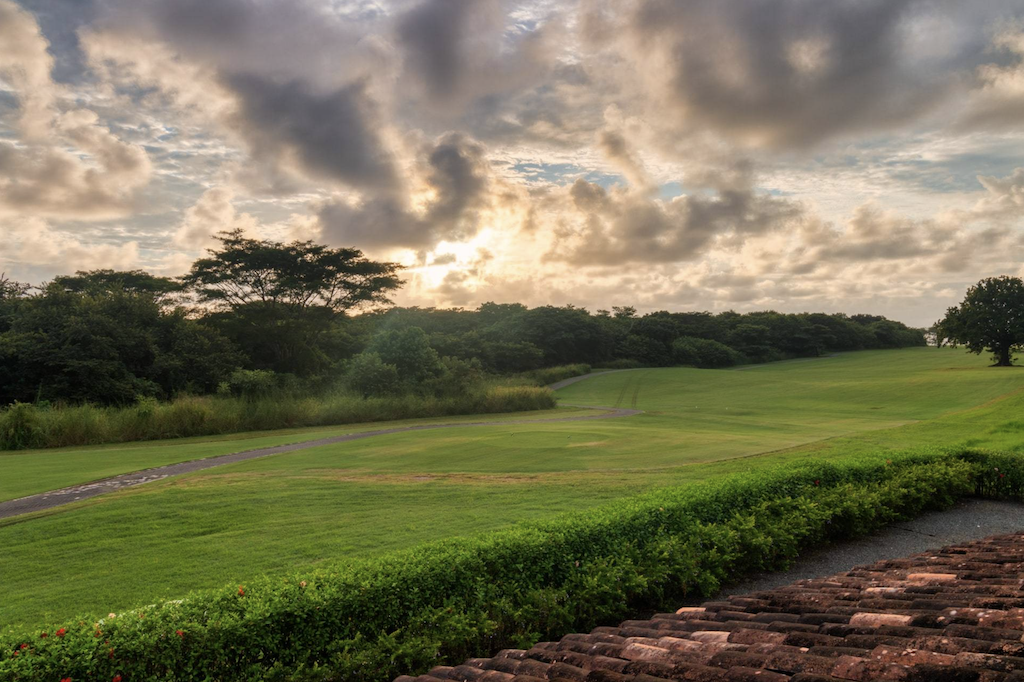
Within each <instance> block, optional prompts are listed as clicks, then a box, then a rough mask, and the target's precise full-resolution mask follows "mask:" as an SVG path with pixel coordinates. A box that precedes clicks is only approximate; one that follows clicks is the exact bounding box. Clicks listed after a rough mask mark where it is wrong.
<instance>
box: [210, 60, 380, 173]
mask: <svg viewBox="0 0 1024 682" xmlns="http://www.w3.org/2000/svg"><path fill="white" fill-rule="evenodd" d="M225 82H226V84H227V86H228V88H229V89H230V90H231V91H232V92H234V93H235V94H237V95H238V98H239V104H240V106H239V110H238V112H237V113H236V115H235V116H234V117H233V121H234V127H235V128H236V129H237V130H239V131H241V133H242V135H243V136H244V137H245V139H246V140H247V141H248V142H249V145H250V148H251V150H252V153H253V155H254V156H256V157H258V158H259V157H264V156H270V157H272V158H276V159H278V160H280V161H282V162H284V163H285V164H289V163H294V164H295V165H296V166H298V167H300V168H303V169H305V170H306V171H307V172H308V173H309V174H310V175H313V176H317V177H319V178H322V179H327V180H340V181H342V182H344V183H346V184H348V185H350V186H352V187H357V188H374V189H389V188H391V187H393V186H394V185H395V183H396V177H395V170H394V168H393V167H392V160H391V157H390V154H389V153H388V152H387V151H386V150H385V149H384V148H383V146H382V143H381V140H380V137H379V134H378V131H377V130H376V129H375V128H374V127H373V125H372V123H371V122H373V121H374V120H375V113H376V112H375V111H374V107H373V104H372V102H371V101H370V100H369V99H368V98H367V97H366V91H365V86H364V84H362V83H358V82H357V83H352V84H350V85H346V86H344V87H342V88H339V89H337V90H334V91H331V92H327V93H318V92H315V91H313V90H312V89H311V88H310V87H309V86H308V85H307V84H305V83H303V82H301V81H292V82H288V83H276V82H273V81H270V80H267V79H264V78H262V77H259V76H255V75H248V74H237V75H232V76H227V77H226V78H225Z"/></svg>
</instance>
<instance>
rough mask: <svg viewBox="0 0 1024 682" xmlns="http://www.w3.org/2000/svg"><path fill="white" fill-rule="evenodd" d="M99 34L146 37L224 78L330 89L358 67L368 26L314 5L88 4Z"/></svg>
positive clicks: (273, 0)
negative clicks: (254, 76)
mask: <svg viewBox="0 0 1024 682" xmlns="http://www.w3.org/2000/svg"><path fill="white" fill-rule="evenodd" d="M96 1H97V2H99V3H101V7H102V11H101V12H100V14H99V19H98V21H97V23H96V26H97V28H99V29H113V30H117V31H126V32H129V33H132V34H135V35H137V34H140V33H141V34H146V35H149V36H151V37H153V38H154V39H156V40H159V41H161V42H165V43H167V44H169V45H172V46H174V47H175V48H177V49H178V50H179V51H181V52H182V55H183V56H184V57H185V58H187V59H190V60H195V61H199V62H202V63H205V64H210V65H213V66H215V67H217V68H219V69H222V70H223V71H225V72H227V73H240V72H245V73H258V74H261V75H263V76H267V77H269V76H274V77H276V78H279V79H297V78H302V79H304V80H308V81H310V82H312V83H316V84H318V85H320V86H322V87H331V86H338V85H340V84H343V83H345V82H347V81H349V80H351V78H352V76H353V68H354V66H356V65H359V60H358V58H357V57H358V55H359V52H360V46H359V42H360V39H361V38H362V37H363V36H365V35H367V33H369V32H371V31H372V29H373V26H374V22H373V21H372V20H368V23H365V24H364V23H361V22H360V21H357V20H354V19H352V18H351V17H345V18H343V17H340V16H338V15H337V14H335V13H332V12H331V11H329V6H328V5H327V4H324V3H320V2H316V1H314V0H96Z"/></svg>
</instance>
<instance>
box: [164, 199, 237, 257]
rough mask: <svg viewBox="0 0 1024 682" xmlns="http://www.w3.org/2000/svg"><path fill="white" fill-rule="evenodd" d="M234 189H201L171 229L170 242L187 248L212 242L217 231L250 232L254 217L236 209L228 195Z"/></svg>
mask: <svg viewBox="0 0 1024 682" xmlns="http://www.w3.org/2000/svg"><path fill="white" fill-rule="evenodd" d="M234 198H235V192H234V190H232V189H231V188H228V187H213V188H211V189H208V190H206V191H205V192H203V194H202V196H200V197H199V199H198V200H197V201H196V203H195V204H194V205H193V206H191V207H189V208H188V210H186V211H185V218H184V220H182V222H181V225H179V226H178V228H177V229H176V230H175V232H174V243H175V244H177V245H178V246H181V247H182V248H185V249H187V250H189V251H198V250H200V249H203V248H208V247H211V246H213V245H214V244H215V243H216V241H215V240H214V236H215V235H216V234H217V233H218V232H231V231H233V230H242V231H243V232H246V233H249V234H254V233H255V232H256V228H257V220H256V219H255V218H254V217H253V216H251V215H250V214H248V213H238V211H237V210H236V209H235V206H234V204H233V203H232V199H234Z"/></svg>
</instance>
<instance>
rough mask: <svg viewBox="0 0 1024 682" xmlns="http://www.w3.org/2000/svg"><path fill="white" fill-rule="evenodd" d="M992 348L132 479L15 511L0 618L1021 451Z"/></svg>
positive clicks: (636, 382)
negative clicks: (844, 464)
mask: <svg viewBox="0 0 1024 682" xmlns="http://www.w3.org/2000/svg"><path fill="white" fill-rule="evenodd" d="M984 365H985V361H984V360H983V359H980V358H977V357H974V356H968V355H965V354H963V353H962V352H956V351H937V350H935V349H915V350H907V351H887V352H878V353H856V354H849V355H844V356H839V357H836V358H829V359H824V360H821V361H817V362H806V363H780V364H777V365H769V366H760V367H756V368H749V369H745V370H743V371H739V372H725V371H722V372H711V371H697V370H686V369H671V370H641V371H636V372H623V373H618V374H611V375H607V376H604V377H599V378H595V379H592V380H589V381H586V382H582V383H579V384H576V385H574V386H571V387H569V388H567V389H564V391H563V392H561V393H560V395H562V396H563V397H564V399H565V401H566V402H574V403H580V404H592V405H608V404H616V403H618V404H621V405H624V406H630V405H632V404H633V401H634V398H635V401H636V405H637V407H639V408H640V409H644V410H647V411H648V413H647V414H645V415H641V416H638V417H631V418H627V419H619V420H609V421H600V422H577V423H567V424H548V425H535V426H516V427H496V428H491V427H474V428H472V429H453V430H450V431H434V432H426V433H414V434H401V435H395V436H387V437H382V438H378V439H372V440H367V441H359V442H355V443H347V444H343V445H337V446H326V447H321V448H316V449H312V450H307V451H304V452H300V453H293V454H289V455H285V456H279V457H272V458H267V459H262V460H255V461H251V462H246V463H241V464H237V465H232V466H229V467H224V468H220V469H217V470H214V471H210V472H206V473H200V474H195V475H192V476H187V477H182V478H179V479H175V480H170V481H165V482H161V483H157V484H153V485H150V486H147V487H144V488H139V489H135V490H127V491H123V492H121V493H118V494H115V495H110V496H106V497H103V498H98V499H96V500H92V501H89V502H86V503H82V504H80V505H77V506H76V507H74V508H72V509H69V510H65V511H60V512H55V513H53V514H50V515H45V516H42V517H36V518H32V519H28V520H24V521H21V522H15V523H7V524H0V546H3V547H4V552H3V553H0V588H2V589H3V591H4V593H5V599H4V600H2V601H0V623H3V622H7V623H30V622H38V621H40V620H42V619H44V618H46V617H48V616H57V615H67V614H68V612H86V613H88V612H94V613H95V612H106V611H107V610H118V609H120V608H123V607H125V606H128V605H130V604H134V603H139V602H140V601H147V600H152V599H154V598H157V597H166V596H177V595H180V594H182V593H183V592H185V591H187V590H188V589H189V588H192V587H207V586H215V585H222V584H224V583H226V582H243V581H244V580H245V579H247V578H248V577H250V576H252V575H255V574H257V573H260V572H264V571H277V570H282V569H288V568H293V567H296V566H300V565H308V564H312V563H316V562H318V561H323V560H332V559H337V558H345V557H353V556H362V555H367V554H370V553H376V552H380V551H385V550H388V549H394V548H399V547H405V546H409V545H411V544H415V543H418V542H422V541H425V540H429V539H435V538H438V537H444V536H451V535H458V534H466V533H474V532H480V531H485V530H490V529H494V528H498V527H501V526H505V525H508V524H510V523H513V522H515V521H518V520H522V519H527V518H535V517H538V516H544V515H548V514H551V513H556V512H559V511H563V510H567V509H578V508H580V507H584V506H589V505H597V504H600V503H602V502H605V501H607V500H609V499H613V498H615V497H618V496H621V495H625V494H630V493H633V492H637V491H640V490H645V489H649V488H651V487H655V486H662V485H672V484H678V483H682V482H692V481H698V480H702V479H705V478H708V477H711V476H715V475H719V474H722V473H727V472H732V471H738V470H748V469H750V468H753V467H760V466H767V465H771V464H774V463H777V462H780V461H784V460H790V459H795V458H800V457H808V456H831V457H838V456H842V455H844V454H847V453H852V452H860V451H864V450H866V449H870V450H877V449H879V448H880V447H891V448H902V447H914V446H917V445H920V444H952V443H954V442H964V441H968V440H970V441H972V442H973V443H974V444H982V445H991V446H993V447H996V446H998V447H1002V448H1005V449H1018V450H1019V449H1024V422H1019V421H1017V419H1016V415H1018V414H1019V413H1020V408H1021V406H1022V405H1024V398H1022V397H1021V396H1019V395H1011V397H1009V398H1006V399H1004V400H1001V401H996V402H993V403H991V404H988V405H983V404H984V403H987V402H990V401H993V400H995V399H997V398H1000V397H1001V396H1007V395H1010V394H1014V393H1016V392H1017V391H1018V390H1019V389H1020V388H1021V387H1024V370H1018V369H1012V368H1011V369H988V368H985V367H984ZM978 405H983V406H982V407H979V408H976V409H972V410H970V412H967V413H956V411H958V410H968V409H970V408H972V407H975V406H978ZM940 415H946V416H945V417H943V418H941V419H938V420H934V421H931V422H926V423H919V424H911V425H907V426H897V425H898V424H905V423H908V422H913V421H915V420H922V419H932V418H935V417H939V416H940ZM880 429H884V430H880ZM857 433H859V434H860V435H857V436H852V437H846V438H833V439H832V440H825V441H822V440H821V439H824V438H829V437H831V436H837V435H842V434H857ZM295 439H296V438H295V437H294V436H291V437H290V438H289V440H295ZM222 442H223V441H218V443H222ZM799 444H805V445H803V446H802V447H797V448H795V449H791V450H788V451H784V452H776V453H774V454H772V455H771V456H759V457H749V456H751V455H756V454H758V453H765V452H768V451H775V450H780V449H783V448H791V447H792V446H795V445H799ZM122 447H123V446H122ZM167 447H170V446H167ZM247 447H251V446H247ZM103 451H105V450H103ZM64 454H66V455H70V456H71V457H74V456H76V455H74V454H73V453H64ZM745 456H746V457H745ZM58 461H59V460H58Z"/></svg>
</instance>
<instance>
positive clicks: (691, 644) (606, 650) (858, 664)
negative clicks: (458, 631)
mask: <svg viewBox="0 0 1024 682" xmlns="http://www.w3.org/2000/svg"><path fill="white" fill-rule="evenodd" d="M438 680H451V681H452V682H540V681H541V680H545V681H551V682H557V681H562V682H659V681H662V680H688V681H690V682H719V681H724V682H838V681H840V680H844V681H846V682H862V681H864V682H866V681H868V680H891V681H894V682H918V681H921V682H1024V533H1022V534H1014V535H1007V536H999V537H992V538H987V539H985V540H979V541H977V542H972V543H969V544H964V545H953V546H949V547H944V548H942V549H941V550H939V551H932V552H927V553H924V554H918V555H915V556H910V557H906V558H903V559H891V560H886V561H880V562H878V563H876V564H872V565H870V566H858V567H856V568H854V569H853V570H851V571H849V572H847V573H844V574H841V575H835V576H831V577H829V578H823V579H815V580H801V581H798V582H796V583H793V584H792V585H787V586H785V587H780V588H777V589H773V590H763V591H757V592H753V593H751V594H746V595H737V596H731V597H727V598H720V599H718V600H716V601H709V602H706V603H705V604H703V605H701V606H686V607H683V608H681V609H679V610H678V611H676V612H675V613H660V614H655V615H654V616H653V617H651V618H650V619H647V620H628V621H625V622H623V623H621V624H619V625H618V626H606V627H600V628H596V629H595V630H594V631H593V632H591V633H590V634H572V635H567V636H565V637H563V638H562V639H561V640H560V641H558V642H542V643H540V644H537V645H536V646H534V647H533V648H531V649H529V650H517V649H506V650H503V651H500V652H498V653H497V654H496V655H495V656H494V657H493V658H486V659H470V660H468V661H466V662H465V663H463V664H462V665H458V666H454V667H447V666H442V667H437V668H434V669H433V670H431V671H430V672H429V673H427V674H426V675H421V676H419V677H408V676H404V677H401V678H398V682H437V681H438Z"/></svg>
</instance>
